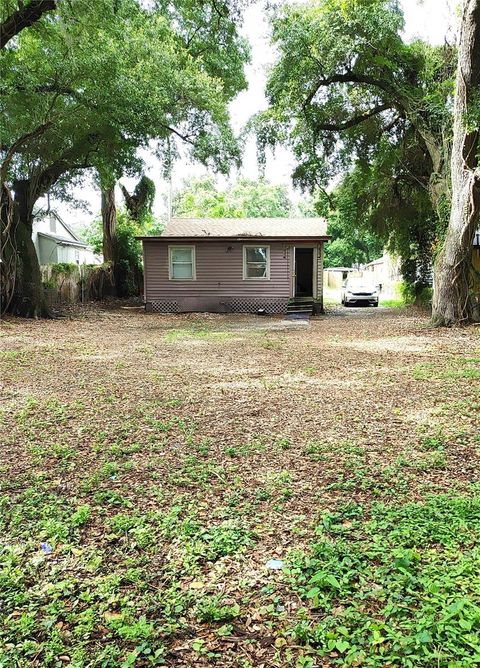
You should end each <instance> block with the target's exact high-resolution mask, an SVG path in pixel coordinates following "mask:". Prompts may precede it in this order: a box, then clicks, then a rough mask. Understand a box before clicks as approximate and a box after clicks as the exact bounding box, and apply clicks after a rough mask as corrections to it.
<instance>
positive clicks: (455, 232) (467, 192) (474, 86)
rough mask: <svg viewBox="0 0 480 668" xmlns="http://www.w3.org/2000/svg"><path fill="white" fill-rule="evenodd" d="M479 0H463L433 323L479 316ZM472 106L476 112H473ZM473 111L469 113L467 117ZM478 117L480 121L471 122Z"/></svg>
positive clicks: (435, 273)
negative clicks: (475, 271)
mask: <svg viewBox="0 0 480 668" xmlns="http://www.w3.org/2000/svg"><path fill="white" fill-rule="evenodd" d="M479 86H480V0H464V2H463V12H462V23H461V27H460V40H459V48H458V67H457V79H456V89H455V106H454V126H453V145H452V157H451V178H452V208H451V212H450V221H449V225H448V229H447V234H446V238H445V243H444V246H443V249H442V251H441V252H440V254H439V256H438V258H437V261H436V263H435V271H434V295H433V314H432V316H433V323H434V324H435V325H440V326H442V325H443V326H448V325H453V324H458V323H462V322H471V321H472V320H476V319H478V317H479V313H478V305H477V304H476V302H475V299H474V296H473V294H472V291H471V278H472V276H471V269H472V267H471V262H472V245H473V237H474V234H475V229H476V226H477V224H478V221H479V213H480V169H479V164H478V150H479V147H480V143H479V132H480V128H479V127H478V120H477V119H478V111H477V115H476V118H475V115H474V113H475V110H474V109H473V107H474V105H475V106H478V91H479ZM472 112H473V113H472ZM469 115H470V117H469ZM474 120H476V123H475V125H476V127H473V128H472V127H471V126H472V123H473V121H474Z"/></svg>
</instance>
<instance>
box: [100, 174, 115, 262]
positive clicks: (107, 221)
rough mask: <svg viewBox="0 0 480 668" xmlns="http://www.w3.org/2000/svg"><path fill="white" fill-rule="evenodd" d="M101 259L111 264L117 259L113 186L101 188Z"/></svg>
mask: <svg viewBox="0 0 480 668" xmlns="http://www.w3.org/2000/svg"><path fill="white" fill-rule="evenodd" d="M102 223H103V259H104V260H105V262H111V263H112V264H113V265H115V263H116V262H117V259H118V248H117V209H116V208H115V187H112V188H106V189H104V190H102Z"/></svg>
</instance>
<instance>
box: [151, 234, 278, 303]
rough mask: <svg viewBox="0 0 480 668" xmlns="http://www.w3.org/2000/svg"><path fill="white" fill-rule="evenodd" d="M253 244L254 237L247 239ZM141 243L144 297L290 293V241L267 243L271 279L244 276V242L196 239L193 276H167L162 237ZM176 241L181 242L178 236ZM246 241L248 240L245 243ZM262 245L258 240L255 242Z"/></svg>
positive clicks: (206, 296) (260, 295) (212, 296)
mask: <svg viewBox="0 0 480 668" xmlns="http://www.w3.org/2000/svg"><path fill="white" fill-rule="evenodd" d="M249 243H251V244H256V243H257V240H253V239H252V241H251V242H249ZM143 244H144V263H145V301H147V302H150V301H155V300H157V299H179V298H218V297H274V298H278V297H284V298H288V297H289V296H290V276H291V269H290V253H289V244H285V243H279V242H265V244H266V245H269V246H270V279H269V280H251V279H247V280H244V279H243V246H244V243H243V242H229V241H225V242H208V241H206V242H199V243H196V244H195V249H196V280H185V281H180V280H176V281H171V280H169V278H168V246H169V245H175V244H172V243H162V242H161V241H155V242H149V241H148V240H145V241H144V242H143ZM178 245H180V246H181V245H182V240H181V239H179V241H178ZM247 245H248V244H247ZM258 245H261V242H260V241H259V242H258Z"/></svg>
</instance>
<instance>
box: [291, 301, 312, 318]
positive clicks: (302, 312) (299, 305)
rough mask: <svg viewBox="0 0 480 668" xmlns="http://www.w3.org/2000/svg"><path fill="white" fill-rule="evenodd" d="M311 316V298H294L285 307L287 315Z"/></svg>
mask: <svg viewBox="0 0 480 668" xmlns="http://www.w3.org/2000/svg"><path fill="white" fill-rule="evenodd" d="M296 314H298V315H299V316H311V315H312V314H313V298H312V297H294V298H293V299H290V300H289V302H288V305H287V315H291V316H295V315H296Z"/></svg>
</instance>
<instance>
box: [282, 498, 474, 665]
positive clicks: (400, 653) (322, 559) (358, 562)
mask: <svg viewBox="0 0 480 668" xmlns="http://www.w3.org/2000/svg"><path fill="white" fill-rule="evenodd" d="M479 521H480V498H479V497H478V496H472V497H467V496H464V497H453V496H430V497H429V498H428V499H427V500H426V501H425V502H423V503H408V504H405V505H404V506H401V507H400V508H399V507H397V506H390V507H389V506H384V505H374V506H373V508H372V510H371V513H370V517H365V516H364V512H363V510H362V508H361V507H358V506H357V507H356V506H354V505H350V507H345V508H344V509H343V510H342V509H340V510H339V511H338V512H337V513H329V514H325V515H324V517H323V524H322V525H321V526H320V527H319V528H318V535H319V538H320V540H319V541H318V542H317V543H315V544H314V545H313V546H312V552H311V554H310V555H305V554H297V555H294V556H293V557H292V560H291V564H290V570H289V574H290V575H289V577H290V578H291V582H292V584H293V586H294V587H295V588H297V590H298V591H299V593H300V595H301V596H302V597H303V598H304V600H305V602H306V603H308V604H309V605H310V607H311V608H313V609H319V610H322V612H323V616H322V619H321V620H320V621H312V622H310V621H301V622H299V624H298V625H297V626H296V627H295V628H294V629H293V633H294V635H295V637H296V639H297V641H300V642H302V643H307V644H309V645H311V646H313V647H315V648H316V652H317V653H318V654H319V655H320V656H329V657H330V661H331V662H332V664H333V665H342V666H343V665H355V664H358V663H361V664H362V665H368V666H371V667H372V668H375V667H377V666H378V667H379V668H380V667H383V666H385V665H386V664H391V665H398V666H405V667H413V666H415V667H416V666H418V667H420V666H426V667H427V666H428V667H430V666H432V665H434V664H437V663H438V664H439V665H445V666H447V665H448V666H458V667H459V668H460V666H463V665H467V664H468V665H475V664H476V663H478V661H480V643H479V641H478V637H479V636H478V634H479V632H480V606H479V604H478V600H477V596H476V593H475V592H476V591H477V588H478V586H479V583H480V581H479V576H478V572H479V570H478V569H479V566H480V551H479V544H478V523H479Z"/></svg>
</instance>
